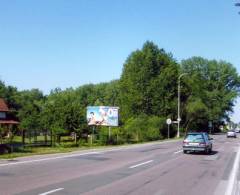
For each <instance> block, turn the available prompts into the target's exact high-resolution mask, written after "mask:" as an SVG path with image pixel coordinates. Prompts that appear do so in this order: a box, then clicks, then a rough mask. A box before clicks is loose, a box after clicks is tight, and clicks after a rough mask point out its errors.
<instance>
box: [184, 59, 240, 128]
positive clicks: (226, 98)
mask: <svg viewBox="0 0 240 195" xmlns="http://www.w3.org/2000/svg"><path fill="white" fill-rule="evenodd" d="M181 69H182V70H181V71H182V72H186V73H188V77H186V78H185V79H184V80H183V88H184V90H183V91H182V99H181V100H182V101H181V102H183V104H182V107H183V109H182V110H183V111H186V114H185V116H183V118H185V126H189V125H190V128H191V127H198V128H202V127H205V129H206V128H207V125H208V121H209V120H211V121H215V122H219V121H221V120H228V119H229V116H228V114H229V112H232V110H233V106H234V101H235V98H236V97H237V96H238V94H239V89H240V77H239V75H238V73H237V71H236V69H235V68H234V67H233V65H232V64H230V63H227V62H225V61H216V60H207V59H204V58H201V57H192V58H190V59H187V60H183V61H182V64H181ZM183 115H184V114H183ZM190 116H191V117H190ZM199 119H201V121H199ZM189 122H190V123H192V124H189Z"/></svg>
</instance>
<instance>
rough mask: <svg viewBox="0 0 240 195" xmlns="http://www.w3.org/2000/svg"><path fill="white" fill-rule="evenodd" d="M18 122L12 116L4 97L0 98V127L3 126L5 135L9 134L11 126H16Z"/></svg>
mask: <svg viewBox="0 0 240 195" xmlns="http://www.w3.org/2000/svg"><path fill="white" fill-rule="evenodd" d="M18 124H19V122H18V121H17V120H16V119H15V118H14V117H13V114H12V112H11V111H10V110H9V108H8V106H7V104H6V102H5V101H4V99H2V98H0V127H1V128H3V129H4V130H5V131H4V132H5V133H6V134H7V136H10V134H11V129H12V127H13V126H18Z"/></svg>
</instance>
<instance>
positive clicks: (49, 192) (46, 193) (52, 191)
mask: <svg viewBox="0 0 240 195" xmlns="http://www.w3.org/2000/svg"><path fill="white" fill-rule="evenodd" d="M61 190H64V188H58V189H55V190H51V191H48V192H44V193H42V194H39V195H48V194H52V193H54V192H58V191H61Z"/></svg>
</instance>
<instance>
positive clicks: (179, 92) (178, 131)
mask: <svg viewBox="0 0 240 195" xmlns="http://www.w3.org/2000/svg"><path fill="white" fill-rule="evenodd" d="M186 74H188V73H182V74H180V75H179V77H178V118H177V122H178V123H177V124H178V129H177V138H179V137H180V121H181V117H180V104H181V102H180V101H181V100H180V98H181V83H180V82H181V80H180V79H181V78H182V77H183V76H184V75H186Z"/></svg>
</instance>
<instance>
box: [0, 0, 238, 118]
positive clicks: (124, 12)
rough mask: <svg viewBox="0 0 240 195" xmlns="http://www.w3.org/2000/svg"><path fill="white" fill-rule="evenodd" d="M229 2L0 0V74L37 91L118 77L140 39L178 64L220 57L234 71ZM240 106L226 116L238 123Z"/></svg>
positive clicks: (233, 12)
mask: <svg viewBox="0 0 240 195" xmlns="http://www.w3.org/2000/svg"><path fill="white" fill-rule="evenodd" d="M236 2H237V1H235V0H211V1H209V0H201V1H195V0H181V1H180V0H171V1H168V0H119V1H113V0H76V1H74V0H51V1H47V0H42V1H40V0H37V1H32V0H18V1H16V0H10V1H1V2H0V68H1V71H0V79H1V80H3V81H4V82H5V83H6V84H8V85H13V86H16V87H17V88H18V89H19V90H23V89H31V88H39V89H40V90H42V91H43V92H44V93H45V94H48V93H49V91H50V90H51V89H54V88H56V87H60V88H62V89H65V88H67V87H78V86H81V85H83V84H87V83H99V82H108V81H110V80H113V79H118V78H119V77H120V75H121V72H122V68H123V64H124V61H125V60H126V58H127V56H128V55H129V54H130V53H131V52H132V51H134V50H136V49H137V48H141V47H142V45H143V43H144V42H145V41H146V40H150V41H153V42H154V43H156V44H157V45H158V46H159V47H160V48H164V49H165V50H166V51H167V52H171V53H172V54H173V56H174V58H175V59H177V60H178V61H181V60H182V59H186V58H189V57H192V56H202V57H205V58H208V59H217V60H219V59H222V60H225V61H228V62H230V63H232V64H233V65H234V66H235V67H236V68H237V70H238V72H239V71H240V55H239V51H240V15H239V14H238V11H240V8H237V7H235V6H234V3H236ZM239 106H240V103H238V104H237V107H236V109H235V114H234V116H233V119H234V120H235V121H238V120H239V119H238V117H239V116H240V112H239V111H238V110H239Z"/></svg>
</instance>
